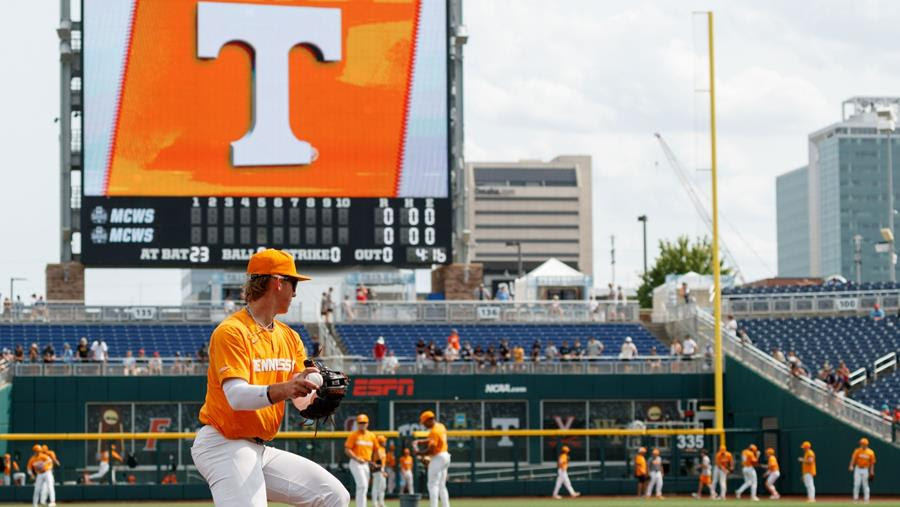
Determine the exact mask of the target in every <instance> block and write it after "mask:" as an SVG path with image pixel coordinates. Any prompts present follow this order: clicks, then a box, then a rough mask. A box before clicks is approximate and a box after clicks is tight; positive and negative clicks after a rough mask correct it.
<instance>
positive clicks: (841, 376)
mask: <svg viewBox="0 0 900 507" xmlns="http://www.w3.org/2000/svg"><path fill="white" fill-rule="evenodd" d="M837 376H838V381H839V382H841V383H842V384H844V385H846V386H847V387H850V368H848V367H847V364H846V363H844V362H843V361H840V362H839V363H838V368H837Z"/></svg>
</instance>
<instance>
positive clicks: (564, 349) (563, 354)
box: [559, 340, 572, 361]
mask: <svg viewBox="0 0 900 507" xmlns="http://www.w3.org/2000/svg"><path fill="white" fill-rule="evenodd" d="M559 360H560V361H571V360H572V348H571V347H569V340H563V341H562V345H560V346H559Z"/></svg>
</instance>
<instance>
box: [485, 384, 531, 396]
mask: <svg viewBox="0 0 900 507" xmlns="http://www.w3.org/2000/svg"><path fill="white" fill-rule="evenodd" d="M527 392H528V387H526V386H514V385H511V384H485V385H484V394H525V393H527Z"/></svg>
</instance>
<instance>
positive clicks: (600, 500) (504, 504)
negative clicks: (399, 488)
mask: <svg viewBox="0 0 900 507" xmlns="http://www.w3.org/2000/svg"><path fill="white" fill-rule="evenodd" d="M128 503H129V504H130V505H134V506H139V507H169V506H172V505H181V506H193V507H213V505H212V503H209V502H168V503H159V502H136V501H130V502H128ZM450 503H451V505H452V506H453V507H481V506H485V507H550V506H554V507H565V506H576V507H585V506H588V505H593V506H600V507H625V506H631V505H653V504H657V503H658V504H664V505H665V506H666V507H699V506H708V505H722V502H714V501H712V500H697V499H694V498H690V497H684V496H681V497H671V498H665V499H663V500H655V499H654V500H644V499H635V498H622V497H619V498H613V497H582V498H576V499H570V498H563V499H562V500H554V499H552V498H461V499H451V500H450ZM758 503H761V504H765V503H770V504H774V505H778V507H800V506H801V505H802V506H806V505H808V504H807V503H806V501H805V499H802V498H796V497H794V498H784V499H781V500H779V501H777V502H773V501H770V500H768V499H767V498H766V497H760V502H758ZM818 503H825V504H828V505H853V502H852V501H851V500H850V498H849V497H847V498H833V497H830V498H823V499H820V500H819V502H818ZM871 503H872V504H875V505H900V500H898V499H896V498H894V499H877V500H876V499H873V500H872V502H871ZM751 504H754V502H751V501H750V500H746V499H745V500H735V499H734V498H731V497H730V498H729V499H728V502H727V503H726V504H725V505H751ZM0 505H21V504H0ZM59 505H60V507H62V506H63V505H65V506H66V507H113V506H121V505H122V504H121V503H68V502H59ZM270 505H272V506H273V507H275V506H279V507H280V506H281V505H282V504H270ZM350 505H351V506H355V505H356V504H355V503H354V502H353V501H352V500H351V502H350ZM398 506H399V503H398V502H397V501H396V500H388V501H387V502H386V507H398ZM419 506H420V507H428V500H427V499H426V500H424V501H420V502H419Z"/></svg>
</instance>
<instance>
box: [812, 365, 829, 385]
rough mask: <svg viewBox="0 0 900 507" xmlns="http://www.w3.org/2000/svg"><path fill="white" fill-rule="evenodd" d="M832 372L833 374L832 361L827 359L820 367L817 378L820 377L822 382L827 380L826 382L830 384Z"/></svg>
mask: <svg viewBox="0 0 900 507" xmlns="http://www.w3.org/2000/svg"><path fill="white" fill-rule="evenodd" d="M831 374H832V367H831V363H829V362H828V361H825V362H824V363H822V368H820V369H819V373H818V375H816V378H818V379H819V380H821V381H822V382H825V383H826V384H830V382H828V377H829V376H830V375H831Z"/></svg>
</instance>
